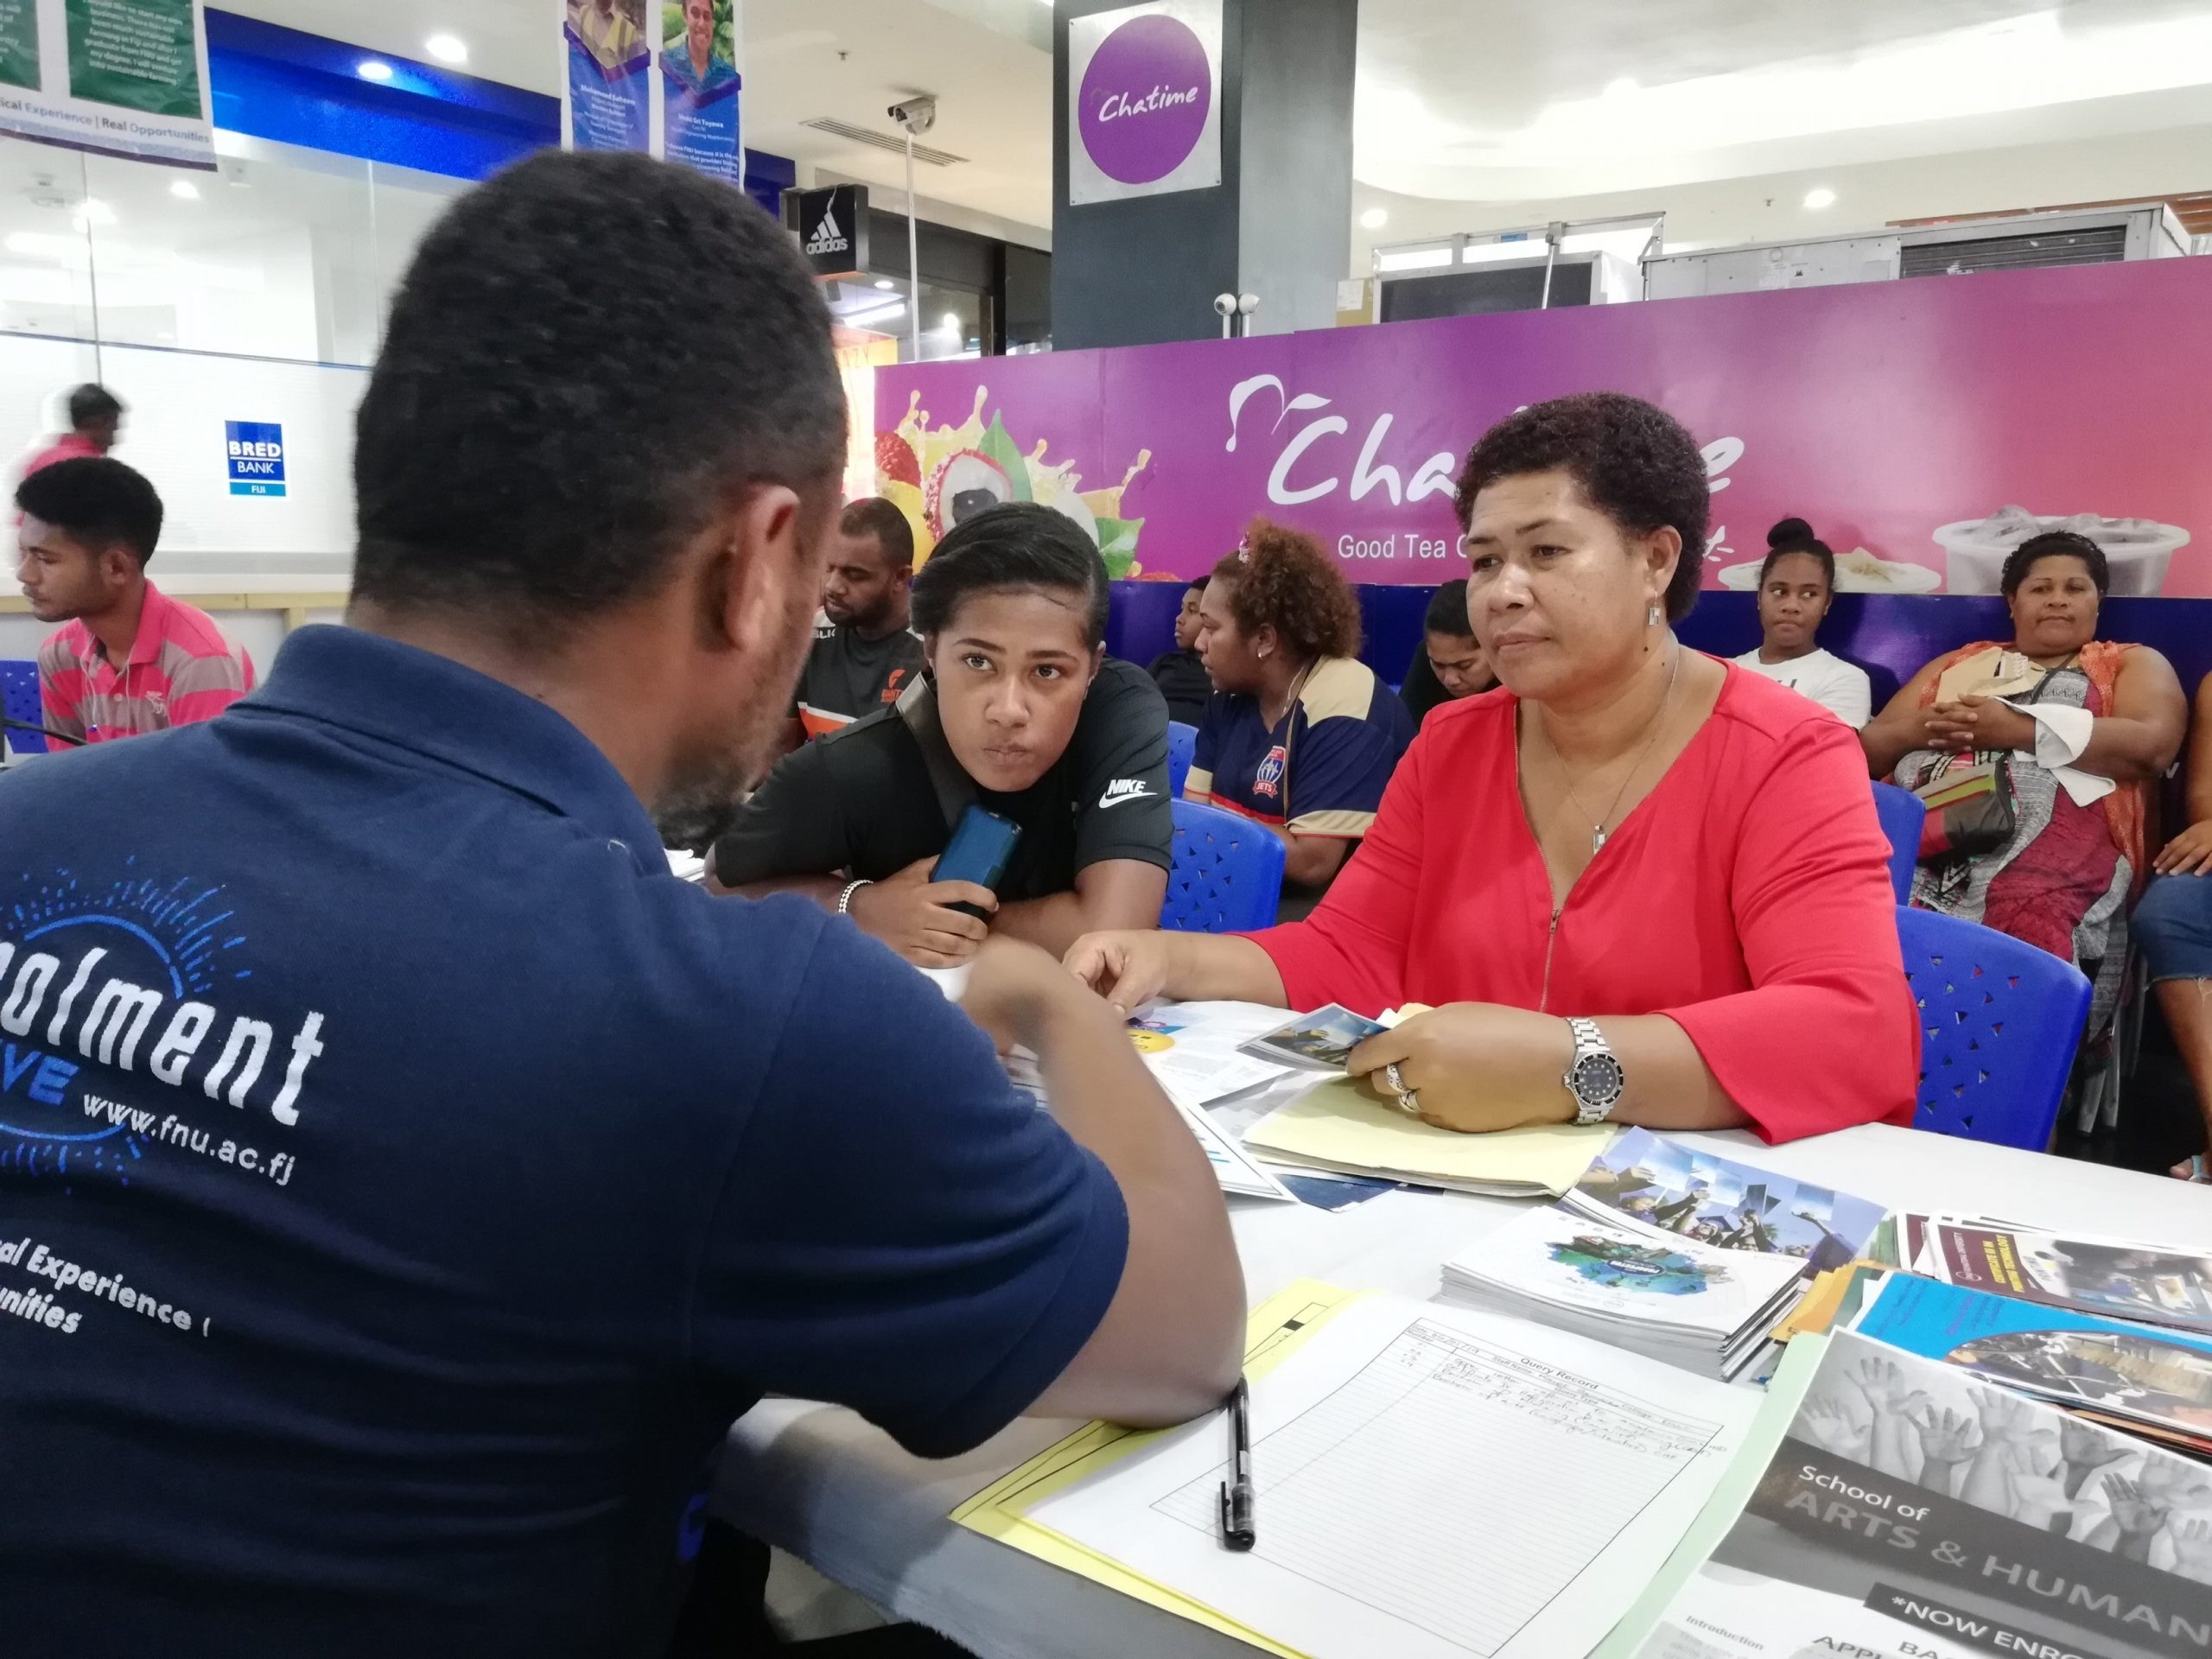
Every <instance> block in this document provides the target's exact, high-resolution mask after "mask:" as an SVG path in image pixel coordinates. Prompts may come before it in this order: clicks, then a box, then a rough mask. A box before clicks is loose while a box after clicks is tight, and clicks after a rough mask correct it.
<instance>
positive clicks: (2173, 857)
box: [2151, 818, 2212, 875]
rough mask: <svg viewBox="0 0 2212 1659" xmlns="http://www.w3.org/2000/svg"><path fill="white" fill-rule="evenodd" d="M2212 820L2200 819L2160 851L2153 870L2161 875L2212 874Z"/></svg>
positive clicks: (2153, 860)
mask: <svg viewBox="0 0 2212 1659" xmlns="http://www.w3.org/2000/svg"><path fill="white" fill-rule="evenodd" d="M2208 864H2212V818H2199V819H2198V820H2197V821H2196V823H2192V824H2190V826H2189V828H2188V829H2184V830H2183V831H2182V832H2181V834H2179V835H2177V836H2175V837H2174V838H2173V839H2172V840H2171V841H2170V842H2167V843H2166V844H2165V846H2164V848H2163V849H2160V851H2159V853H2158V857H2156V858H2154V859H2152V861H2151V868H2152V869H2154V870H2156V871H2157V872H2158V874H2160V875H2204V874H2212V871H2208V870H2207V869H2206V868H2205V867H2206V866H2207V865H2208Z"/></svg>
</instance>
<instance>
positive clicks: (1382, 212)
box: [1359, 207, 1390, 231]
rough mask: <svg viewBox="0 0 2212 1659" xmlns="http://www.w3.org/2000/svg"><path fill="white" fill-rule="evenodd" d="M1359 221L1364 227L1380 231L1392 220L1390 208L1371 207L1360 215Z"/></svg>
mask: <svg viewBox="0 0 2212 1659" xmlns="http://www.w3.org/2000/svg"><path fill="white" fill-rule="evenodd" d="M1359 222H1360V226H1361V227H1362V228H1363V229H1365V230H1370V231H1379V230H1381V229H1382V228H1383V226H1385V225H1388V224H1389V222H1390V210H1389V208H1387V207H1370V208H1369V209H1368V210H1367V211H1366V212H1365V213H1362V214H1361V215H1360V216H1359Z"/></svg>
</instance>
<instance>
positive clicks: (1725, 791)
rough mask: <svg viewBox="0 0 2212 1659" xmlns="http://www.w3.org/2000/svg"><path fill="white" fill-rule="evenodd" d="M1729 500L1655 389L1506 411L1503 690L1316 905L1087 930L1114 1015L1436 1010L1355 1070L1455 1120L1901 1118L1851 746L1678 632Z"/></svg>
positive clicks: (1468, 471)
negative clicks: (1710, 530)
mask: <svg viewBox="0 0 2212 1659" xmlns="http://www.w3.org/2000/svg"><path fill="white" fill-rule="evenodd" d="M1707 510H1708V498H1707V488H1706V480H1705V466H1704V461H1703V459H1702V457H1701V456H1700V454H1699V453H1698V448H1697V446H1696V444H1695V443H1694V442H1692V441H1691V439H1690V436H1689V435H1688V433H1687V432H1685V431H1684V430H1683V429H1682V428H1681V426H1680V425H1679V424H1678V423H1675V420H1674V419H1673V418H1672V417H1671V416H1668V415H1666V414H1665V413H1663V412H1662V411H1661V410H1657V409H1654V408H1653V407H1651V406H1650V405H1649V404H1643V403H1639V402H1637V400H1635V399H1633V398H1630V397H1619V396H1616V395H1613V394H1609V393H1601V394H1592V395H1587V396H1582V397H1565V398H1560V399H1559V400H1557V401H1555V402H1553V403H1548V404H1537V405H1535V407H1533V408H1529V409H1526V410H1522V411H1520V412H1519V413H1518V414H1516V415H1514V416H1511V417H1510V418H1509V419H1507V420H1505V421H1503V422H1502V423H1499V424H1498V425H1497V426H1496V427H1493V428H1492V429H1491V430H1490V431H1489V432H1488V433H1486V434H1485V435H1484V437H1483V439H1482V440H1481V442H1478V444H1476V446H1475V448H1474V450H1473V452H1472V453H1471V454H1470V455H1469V456H1468V458H1467V464H1466V467H1465V471H1464V472H1463V473H1462V474H1461V476H1460V480H1459V518H1460V522H1461V524H1463V525H1464V526H1465V530H1466V535H1465V542H1464V545H1465V550H1466V553H1467V556H1468V559H1469V562H1470V572H1471V574H1470V577H1469V582H1468V591H1467V605H1468V612H1469V617H1470V620H1471V621H1472V623H1473V624H1474V629H1475V636H1476V638H1477V639H1478V640H1479V641H1480V642H1481V644H1482V645H1483V647H1484V650H1486V651H1487V652H1489V653H1490V656H1491V663H1492V664H1493V666H1494V668H1495V670H1496V671H1497V676H1498V678H1499V680H1500V681H1501V683H1502V684H1501V689H1500V690H1496V691H1493V692H1490V693H1487V694H1485V695H1484V696H1477V697H1471V698H1469V699H1466V700H1465V701H1464V702H1458V703H1454V704H1452V705H1451V706H1450V707H1448V708H1446V709H1440V710H1438V711H1437V712H1436V714H1435V715H1433V716H1432V717H1431V719H1430V720H1429V721H1428V723H1427V725H1426V726H1425V727H1424V728H1423V729H1422V731H1421V736H1420V737H1419V738H1418V739H1416V740H1415V741H1414V746H1413V748H1412V749H1411V750H1410V751H1409V752H1408V754H1407V756H1406V759H1405V760H1404V761H1403V762H1402V763H1401V765H1400V766H1399V768H1398V771H1397V773H1396V775H1395V778H1393V779H1392V780H1391V783H1390V787H1389V792H1388V793H1387V794H1385V796H1384V797H1383V805H1382V810H1381V811H1380V813H1379V814H1378V815H1377V817H1376V822H1375V827H1374V828H1373V829H1371V830H1370V832H1369V834H1368V836H1367V838H1366V842H1365V845H1364V846H1363V848H1362V849H1360V852H1359V853H1358V855H1357V856H1356V857H1355V858H1353V859H1352V860H1351V861H1350V862H1349V863H1348V864H1347V865H1346V866H1345V868H1344V872H1343V874H1340V875H1339V876H1338V878H1337V881H1336V885H1335V886H1334V887H1332V889H1331V890H1330V893H1329V895H1328V897H1327V899H1325V900H1324V901H1323V903H1322V904H1321V906H1320V907H1319V909H1318V910H1316V911H1315V912H1313V916H1312V917H1311V918H1309V919H1308V920H1306V921H1305V922H1302V923H1298V924H1294V925H1290V926H1287V927H1278V928H1274V929H1271V930H1270V931H1267V932H1264V933H1259V934H1255V935H1252V936H1249V937H1246V938H1215V937H1209V936H1207V935H1204V934H1189V933H1144V934H1128V933H1114V934H1096V935H1093V936H1091V937H1090V938H1085V939H1083V940H1080V941H1078V942H1077V944H1076V946H1075V948H1074V950H1071V952H1070V953H1069V956H1068V965H1069V967H1070V968H1071V969H1073V970H1074V971H1075V972H1076V973H1077V974H1078V975H1079V976H1082V977H1083V978H1084V979H1086V980H1087V981H1089V982H1090V983H1091V984H1092V985H1093V986H1094V987H1096V988H1097V989H1098V990H1099V991H1100V992H1101V993H1102V994H1103V995H1106V996H1108V997H1109V998H1110V999H1111V1000H1112V1001H1114V1002H1115V1003H1116V1004H1117V1005H1118V1006H1120V1007H1122V1008H1124V1009H1128V1008H1134V1007H1136V1006H1138V1005H1139V1004H1140V1003H1142V1002H1144V1001H1148V1000H1149V999H1151V998H1152V997H1154V996H1158V995H1168V996H1173V997H1177V998H1181V999H1185V1000H1232V1001H1252V1002H1262V1003H1270V1004H1274V1005H1278V1006H1281V1007H1292V1008H1299V1009H1310V1008H1314V1007H1319V1006H1321V1005H1323V1004H1325V1003H1328V1002H1332V1001H1334V1002H1342V1003H1344V1004H1345V1005H1346V1006H1347V1007H1352V1008H1355V1009H1357V1010H1358V1011H1359V1012H1361V1013H1363V1014H1380V1013H1381V1012H1382V1011H1383V1010H1384V1009H1386V1008H1390V1007H1397V1006H1399V1005H1401V1004H1403V1003H1408V1002H1421V1003H1428V1004H1432V1005H1433V1012H1430V1013H1427V1014H1418V1015H1416V1016H1414V1018H1412V1019H1410V1020H1407V1021H1406V1022H1405V1023H1404V1024H1402V1025H1401V1026H1400V1027H1398V1028H1397V1029H1395V1031H1391V1032H1388V1033H1383V1034H1382V1035H1380V1036H1377V1037H1374V1038H1371V1039H1369V1040H1368V1041H1367V1042H1365V1043H1363V1045H1361V1046H1360V1047H1359V1048H1358V1049H1357V1050H1355V1051H1354V1052H1353V1054H1352V1057H1351V1069H1352V1071H1353V1072H1354V1073H1355V1074H1356V1075H1359V1076H1363V1077H1369V1078H1370V1082H1371V1083H1372V1084H1373V1086H1374V1087H1375V1088H1376V1092H1377V1093H1378V1095H1379V1096H1381V1097H1382V1098H1383V1099H1385V1100H1389V1101H1395V1103H1397V1104H1398V1105H1399V1106H1401V1107H1402V1108H1403V1109H1406V1110H1408V1111H1414V1112H1417V1113H1418V1114H1419V1115H1420V1116H1421V1117H1423V1118H1425V1119H1426V1120H1427V1121H1428V1122H1432V1123H1437V1124H1440V1125H1442V1126H1443V1127H1445V1128H1454V1129H1464V1130H1487V1129H1502V1128H1515V1127H1517V1126H1519V1125H1522V1124H1528V1123H1547V1122H1575V1121H1578V1120H1579V1121H1581V1122H1596V1121H1598V1120H1599V1119H1600V1118H1608V1117H1609V1118H1611V1119H1614V1120H1617V1121H1618V1122H1628V1123H1639V1124H1643V1125H1645V1126H1647V1127H1649V1128H1681V1129H1688V1128H1726V1127H1731V1126H1733V1125H1738V1124H1745V1123H1748V1124H1750V1125H1751V1127H1752V1128H1756V1129H1758V1131H1759V1133H1760V1134H1762V1135H1764V1136H1766V1137H1767V1138H1768V1139H1769V1140H1770V1141H1785V1140H1790V1139H1794V1138H1796V1137H1797V1136H1800V1135H1815V1134H1819V1133H1821V1132H1822V1131H1824V1130H1828V1129H1838V1128H1845V1127H1846V1126H1847V1125H1850V1124H1853V1123H1863V1122H1869V1121H1872V1120H1874V1119H1886V1120H1888V1121H1889V1122H1896V1123H1909V1122H1911V1118H1912V1110H1913V1093H1914V1089H1915V1086H1916V1081H1917V1078H1918V1075H1919V1030H1918V1027H1917V1025H1916V1015H1915V1014H1914V1011H1913V1006H1912V1001H1911V995H1910V990H1909V989H1908V988H1907V986H1906V983H1905V979H1904V966H1903V962H1902V958H1901V956H1900V953H1899V950H1898V945H1897V921H1896V907H1895V901H1894V899H1893V897H1892V894H1891V888H1890V886H1889V879H1888V875H1887V874H1886V869H1885V859H1886V856H1887V852H1888V846H1887V843H1886V842H1885V840H1884V838H1883V835H1882V831H1881V828H1880V825H1879V823H1878V821H1877V820H1876V817H1875V815H1874V804H1873V800H1872V796H1871V795H1870V793H1869V791H1868V790H1867V786H1866V767H1865V764H1864V761H1863V760H1862V758H1861V756H1860V753H1859V747H1858V744H1857V742H1856V741H1854V738H1853V733H1852V732H1851V730H1850V728H1848V727H1846V726H1844V725H1842V724H1841V723H1840V722H1839V721H1835V720H1834V719H1833V718H1832V717H1830V716H1829V715H1827V713H1826V711H1825V710H1823V709H1821V708H1820V707H1819V706H1818V705H1816V704H1814V703H1811V702H1807V701H1806V700H1805V699H1804V698H1802V697H1801V696H1798V695H1797V694H1796V693H1795V692H1792V691H1789V690H1787V689H1785V688H1783V687H1781V686H1777V685H1774V684H1772V683H1769V682H1767V681H1765V680H1763V679H1761V678H1759V677H1758V676H1756V675H1752V674H1747V673H1745V672H1743V671H1740V670H1737V669H1734V668H1732V667H1730V666H1728V665H1727V664H1723V663H1719V662H1717V661H1715V660H1713V658H1708V657H1706V656H1702V655H1700V654H1699V653H1697V652H1691V651H1688V650H1686V649H1685V648H1684V647H1683V646H1681V645H1680V644H1679V643H1678V642H1677V641H1676V640H1675V637H1674V634H1673V632H1672V630H1671V628H1670V627H1669V623H1670V622H1672V621H1674V620H1679V619H1680V618H1681V616H1683V615H1684V614H1685V613H1688V610H1689V608H1690V607H1691V605H1692V604H1693V603H1694V602H1695V601H1696V597H1697V588H1698V556H1699V553H1700V551H1701V550H1702V549H1703V548H1704V545H1705V532H1706V518H1707Z"/></svg>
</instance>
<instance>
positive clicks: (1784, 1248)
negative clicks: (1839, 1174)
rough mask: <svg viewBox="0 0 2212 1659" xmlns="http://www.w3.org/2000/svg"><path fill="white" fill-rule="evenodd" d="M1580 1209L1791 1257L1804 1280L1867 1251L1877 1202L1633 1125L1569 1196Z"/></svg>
mask: <svg viewBox="0 0 2212 1659" xmlns="http://www.w3.org/2000/svg"><path fill="white" fill-rule="evenodd" d="M1566 1202H1567V1205H1569V1206H1571V1207H1573V1208H1574V1209H1577V1210H1580V1211H1583V1212H1585V1213H1586V1214H1597V1215H1601V1216H1603V1215H1610V1216H1612V1217H1615V1218H1617V1219H1622V1218H1624V1219H1626V1220H1628V1221H1630V1222H1633V1223H1636V1224H1638V1225H1640V1226H1643V1227H1647V1228H1650V1229H1653V1230H1656V1231H1661V1232H1667V1233H1672V1234H1675V1235H1676V1236H1681V1237H1683V1238H1690V1239H1694V1240H1696V1241H1697V1242H1698V1243H1700V1244H1709V1245H1712V1246H1713V1248H1714V1249H1723V1250H1753V1251H1758V1252H1759V1253H1761V1254H1764V1255H1790V1256H1796V1258H1798V1260H1800V1261H1801V1262H1803V1263H1804V1274H1805V1276H1806V1277H1807V1278H1808V1279H1809V1278H1812V1277H1814V1276H1815V1274H1821V1273H1825V1272H1827V1270H1829V1269H1830V1268H1840V1267H1841V1266H1843V1265H1844V1264H1845V1263H1847V1262H1850V1261H1852V1260H1853V1258H1854V1257H1856V1256H1857V1255H1859V1253H1860V1252H1861V1251H1862V1250H1864V1249H1866V1245H1867V1242H1868V1241H1869V1240H1870V1239H1871V1238H1872V1236H1873V1235H1874V1230H1875V1229H1876V1228H1877V1227H1878V1226H1879V1225H1880V1224H1881V1220H1882V1206H1881V1205H1878V1204H1874V1203H1872V1202H1871V1201H1869V1200H1867V1199H1866V1198H1853V1197H1852V1196H1851V1195H1850V1194H1849V1193H1847V1192H1834V1191H1832V1190H1830V1189H1829V1188H1827V1187H1825V1186H1815V1185H1812V1184H1811V1183H1810V1182H1808V1181H1799V1180H1795V1179H1791V1178H1790V1177H1789V1176H1787V1175H1777V1174H1776V1173H1774V1172H1773V1171H1771V1170H1765V1169H1760V1168H1758V1167H1756V1166H1752V1165H1750V1164H1738V1163H1735V1162H1733V1161H1732V1160H1729V1159H1726V1158H1722V1157H1719V1156H1718V1155H1716V1154H1713V1153H1709V1152H1706V1151H1703V1150H1701V1149H1700V1148H1698V1147H1691V1146H1688V1145H1685V1144H1684V1143H1682V1142H1681V1141H1669V1140H1666V1139H1663V1138H1662V1137H1661V1136H1659V1135H1654V1134H1652V1133H1651V1131H1650V1130H1649V1129H1630V1131H1629V1132H1628V1133H1627V1134H1625V1135H1622V1136H1621V1138H1620V1139H1619V1140H1618V1141H1615V1142H1614V1143H1613V1144H1612V1145H1611V1147H1608V1148H1607V1149H1606V1150H1605V1151H1604V1152H1602V1153H1600V1154H1599V1155H1598V1159H1597V1161H1596V1162H1595V1163H1593V1164H1592V1165H1591V1166H1590V1169H1589V1172H1588V1173H1586V1174H1585V1175H1584V1176H1583V1178H1582V1179H1581V1180H1580V1182H1579V1183H1578V1184H1577V1185H1576V1186H1575V1188H1574V1190H1573V1192H1569V1193H1568V1194H1567V1199H1566Z"/></svg>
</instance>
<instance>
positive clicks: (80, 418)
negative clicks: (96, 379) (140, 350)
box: [23, 385, 123, 478]
mask: <svg viewBox="0 0 2212 1659" xmlns="http://www.w3.org/2000/svg"><path fill="white" fill-rule="evenodd" d="M121 435H123V400H122V399H121V398H119V397H117V396H116V395H115V394H114V393H113V392H111V391H109V390H108V389H107V388H106V387H105V386H95V385H82V386H79V387H78V388H77V390H76V391H73V392H71V393H70V394H69V429H68V430H67V432H65V433H63V434H62V435H60V437H58V438H56V439H55V440H54V442H52V443H51V444H49V445H48V446H47V447H46V448H43V449H41V450H40V451H39V452H38V454H35V455H33V456H32V457H31V458H30V462H29V465H27V466H26V467H24V468H23V476H24V477H25V478H29V476H30V475H31V474H33V473H35V472H41V471H43V470H44V469H45V468H47V467H51V466H53V465H54V462H55V461H75V460H79V459H80V458H83V457H86V456H92V455H104V454H107V452H108V451H109V450H111V449H112V448H115V441H116V440H117V439H118V437H120V436H121Z"/></svg>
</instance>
